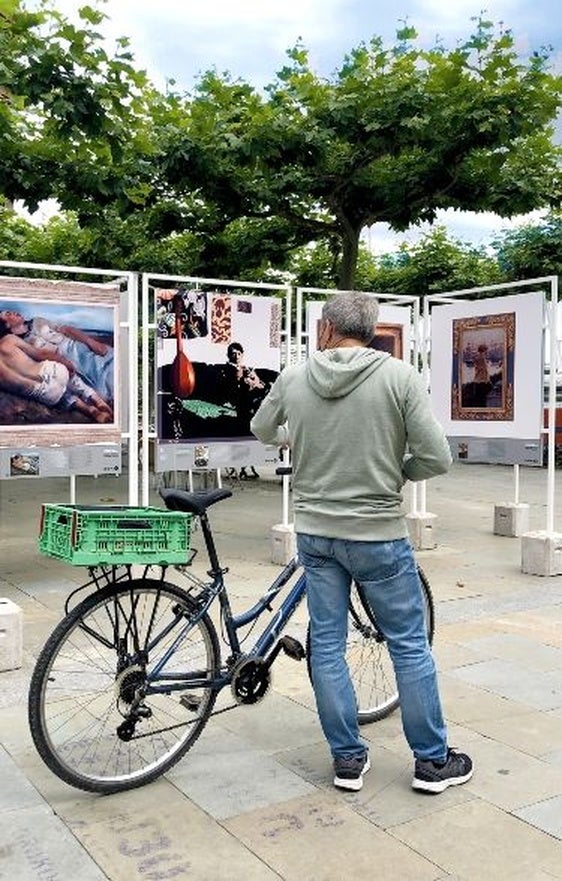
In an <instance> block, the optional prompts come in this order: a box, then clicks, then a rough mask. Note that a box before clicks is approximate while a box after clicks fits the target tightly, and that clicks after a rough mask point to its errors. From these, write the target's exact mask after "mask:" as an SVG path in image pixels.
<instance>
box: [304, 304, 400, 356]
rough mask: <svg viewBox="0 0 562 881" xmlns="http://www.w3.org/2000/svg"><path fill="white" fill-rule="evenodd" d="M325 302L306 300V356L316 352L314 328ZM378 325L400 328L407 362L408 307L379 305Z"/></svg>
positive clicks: (320, 316)
mask: <svg viewBox="0 0 562 881" xmlns="http://www.w3.org/2000/svg"><path fill="white" fill-rule="evenodd" d="M325 302H326V301H325V300H308V301H307V303H306V325H305V326H306V334H307V344H306V352H307V355H310V354H312V352H315V351H316V348H317V346H316V327H317V322H318V321H320V319H321V318H322V307H323V305H324V303H325ZM378 324H395V325H400V326H401V328H402V341H403V358H404V360H405V361H409V354H410V338H411V327H412V313H411V309H410V307H409V306H389V305H387V304H386V303H379V318H378Z"/></svg>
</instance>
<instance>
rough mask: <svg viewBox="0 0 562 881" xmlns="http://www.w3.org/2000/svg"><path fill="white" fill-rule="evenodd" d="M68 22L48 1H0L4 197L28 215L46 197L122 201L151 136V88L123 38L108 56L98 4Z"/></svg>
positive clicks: (77, 202) (71, 203) (74, 203)
mask: <svg viewBox="0 0 562 881" xmlns="http://www.w3.org/2000/svg"><path fill="white" fill-rule="evenodd" d="M79 17H80V25H79V26H78V25H74V24H71V23H70V22H69V21H68V20H67V19H66V18H65V17H64V16H63V15H62V14H61V13H59V12H58V11H57V10H56V9H55V8H54V6H53V5H52V4H51V3H50V2H49V0H41V2H40V5H39V7H38V9H37V10H36V11H29V10H28V9H27V8H26V7H25V5H24V3H23V2H22V0H0V142H1V144H2V163H1V165H0V193H1V194H2V195H3V196H4V197H5V198H7V199H8V200H10V201H12V202H13V201H15V200H17V199H21V200H23V202H24V203H25V204H26V205H27V206H28V207H29V208H31V209H34V208H36V207H37V205H38V204H39V202H40V201H41V200H43V199H47V198H51V197H53V198H56V199H57V200H58V201H59V203H60V204H61V205H62V206H64V207H69V208H77V209H80V210H84V209H86V208H87V207H88V206H91V207H92V208H95V209H96V210H99V208H100V206H103V205H105V204H114V203H115V202H119V201H121V202H122V201H123V196H124V195H125V194H126V193H127V191H128V187H130V188H131V192H130V193H129V196H130V197H133V196H134V189H135V185H136V181H137V177H138V174H137V172H136V171H135V172H134V173H133V171H132V169H131V162H132V159H133V156H134V155H135V154H136V156H137V161H138V162H139V163H141V164H142V157H143V155H144V154H145V153H146V152H147V149H148V145H149V143H150V141H149V139H148V138H147V137H146V125H147V123H148V117H147V108H146V99H147V94H148V84H147V80H146V77H145V75H144V73H143V72H142V71H139V70H137V68H136V67H135V65H134V62H133V56H132V54H131V52H130V51H129V48H128V40H127V39H126V38H122V39H119V40H118V41H117V46H116V49H115V52H114V53H113V54H110V53H109V52H108V50H107V47H106V43H105V41H104V39H103V37H102V35H101V34H100V33H99V32H98V31H97V30H96V27H97V26H98V25H99V24H100V23H101V22H102V21H103V19H104V18H105V16H104V14H103V13H102V12H101V11H100V10H99V9H97V8H94V7H92V6H88V5H84V6H82V7H81V8H80V10H79Z"/></svg>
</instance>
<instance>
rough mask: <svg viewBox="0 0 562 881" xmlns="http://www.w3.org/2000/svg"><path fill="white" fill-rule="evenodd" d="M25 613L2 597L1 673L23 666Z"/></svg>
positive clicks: (0, 609)
mask: <svg viewBox="0 0 562 881" xmlns="http://www.w3.org/2000/svg"><path fill="white" fill-rule="evenodd" d="M22 649H23V613H22V610H21V609H20V607H19V606H16V604H15V603H13V602H12V601H11V600H7V599H3V598H2V597H0V672H3V671H4V670H17V669H18V667H21V664H22Z"/></svg>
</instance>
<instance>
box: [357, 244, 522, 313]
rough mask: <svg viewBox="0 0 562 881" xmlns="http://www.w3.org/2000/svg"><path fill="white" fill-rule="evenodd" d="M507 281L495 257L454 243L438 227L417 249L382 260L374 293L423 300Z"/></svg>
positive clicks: (413, 246) (375, 276)
mask: <svg viewBox="0 0 562 881" xmlns="http://www.w3.org/2000/svg"><path fill="white" fill-rule="evenodd" d="M504 280H505V278H504V275H503V273H502V271H501V269H500V267H499V266H498V263H497V260H496V257H495V255H494V254H488V253H487V252H486V251H485V250H484V249H483V248H475V247H473V246H472V245H469V244H467V243H464V242H461V241H458V240H455V239H451V238H449V236H448V235H447V232H446V230H445V229H444V228H443V227H436V228H435V229H434V230H432V231H431V232H430V233H428V234H427V235H425V236H423V237H422V239H421V240H420V241H419V242H417V243H416V244H415V245H410V246H406V245H403V246H402V247H401V248H400V250H399V251H398V252H397V253H396V254H388V255H385V256H384V257H382V258H381V259H380V261H379V263H378V265H377V267H376V269H375V272H374V275H373V277H372V279H371V283H372V285H373V289H374V290H378V291H384V292H387V293H396V294H409V295H412V294H415V295H417V296H420V297H422V296H426V295H428V294H438V293H444V292H446V291H453V290H466V289H468V288H474V287H484V286H486V285H492V284H498V283H500V282H502V281H504Z"/></svg>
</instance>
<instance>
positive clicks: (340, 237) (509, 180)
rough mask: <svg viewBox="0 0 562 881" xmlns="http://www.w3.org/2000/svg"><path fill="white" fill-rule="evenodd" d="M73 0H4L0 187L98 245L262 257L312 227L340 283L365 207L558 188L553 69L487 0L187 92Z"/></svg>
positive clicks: (236, 265) (253, 266) (157, 260)
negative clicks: (327, 63) (151, 77)
mask: <svg viewBox="0 0 562 881" xmlns="http://www.w3.org/2000/svg"><path fill="white" fill-rule="evenodd" d="M94 2H95V0H94ZM79 15H80V24H79V25H73V24H71V23H69V22H68V21H67V20H66V19H65V18H64V16H62V15H61V14H60V13H59V12H58V11H57V10H56V8H55V7H54V6H53V5H52V4H51V3H50V2H49V0H42V2H41V3H40V6H39V9H38V11H35V12H30V11H28V10H26V8H25V5H24V2H23V0H0V140H1V142H2V156H3V163H2V166H1V167H0V193H1V194H3V195H4V196H5V197H6V198H7V199H8V200H10V201H13V200H15V199H23V200H24V202H25V203H26V204H27V205H28V206H29V207H30V208H32V209H33V208H34V207H35V206H36V205H37V204H38V202H39V201H40V200H41V199H45V198H47V197H54V198H56V199H57V200H58V202H59V204H60V205H61V206H63V207H64V208H69V209H72V210H74V211H75V212H76V218H77V221H72V222H73V223H74V222H78V223H79V226H80V228H81V229H83V230H86V231H87V232H88V236H87V243H88V246H87V248H86V252H87V254H88V255H89V258H88V259H91V260H97V261H98V265H99V264H101V263H103V264H105V265H108V264H112V265H123V266H124V267H125V266H129V267H131V268H138V269H148V270H149V271H177V267H178V265H179V264H181V263H185V262H187V263H188V264H189V266H190V271H191V272H193V273H194V274H209V275H214V276H215V277H216V276H221V277H225V276H226V277H248V276H251V277H256V276H257V275H259V274H260V273H264V272H266V271H267V270H268V269H269V268H271V267H272V268H274V269H277V270H283V269H287V268H288V267H289V266H290V265H291V260H292V255H293V253H294V252H295V249H299V248H303V247H305V246H307V245H309V244H310V243H316V244H317V246H318V247H320V248H323V249H324V250H325V252H326V253H327V254H329V255H330V260H329V270H328V271H329V273H330V278H331V286H335V285H339V286H340V287H342V288H351V287H353V286H354V284H355V283H356V279H357V278H362V277H364V276H365V272H364V270H365V267H364V266H362V265H361V261H362V259H363V258H362V257H361V251H360V246H359V242H360V236H361V232H362V230H363V229H364V228H365V227H366V226H369V225H371V224H374V223H376V222H381V221H382V222H385V223H387V224H389V225H390V226H391V227H392V228H393V229H395V230H405V229H407V228H408V227H409V226H411V225H412V224H417V223H420V222H422V221H433V220H434V219H435V216H436V213H437V211H438V210H439V209H447V208H457V209H462V210H470V211H493V212H495V213H497V214H499V215H501V216H506V217H509V216H512V215H515V214H521V213H525V212H527V211H530V210H531V209H533V208H537V207H548V206H557V205H559V204H560V195H561V191H562V186H561V175H560V155H561V151H560V148H559V147H557V146H556V145H555V144H554V143H553V139H552V134H553V123H554V121H555V119H556V115H557V113H558V110H559V107H560V103H561V100H562V79H561V78H560V77H557V76H556V75H554V74H553V73H552V72H551V71H550V69H549V53H548V51H546V50H545V51H543V50H541V51H538V52H535V53H533V54H532V55H531V56H530V57H529V58H528V59H522V58H520V57H519V56H518V54H517V51H516V46H515V39H514V36H513V35H512V33H511V32H510V31H509V30H506V29H504V28H497V27H495V26H494V24H493V23H492V22H491V21H487V20H485V19H483V18H482V17H480V18H478V19H477V20H475V23H474V33H473V34H472V35H471V36H470V38H469V39H468V40H466V41H464V42H463V43H460V44H459V45H458V46H456V47H455V48H454V49H446V48H445V47H443V46H442V45H439V44H438V45H435V46H433V47H432V48H429V49H427V48H423V46H421V45H420V41H419V39H418V36H417V34H416V32H415V30H414V29H413V28H410V27H404V28H402V29H401V30H400V31H399V32H398V34H397V38H396V41H395V43H394V45H392V46H386V45H384V43H383V41H382V40H381V39H380V38H379V37H374V38H373V39H372V40H371V41H370V42H368V43H365V44H362V45H360V46H358V47H357V48H356V49H355V50H353V51H352V52H351V53H350V54H349V56H347V57H346V58H345V59H344V60H343V63H342V65H341V66H340V68H339V69H338V70H337V71H336V72H335V73H334V74H333V75H332V76H331V77H329V78H322V77H320V76H319V75H318V74H317V73H316V72H315V71H314V70H313V69H312V67H311V65H310V62H309V57H308V53H307V51H306V49H305V47H304V46H302V45H300V44H299V45H297V46H296V47H295V48H294V49H292V50H290V51H289V52H288V63H287V65H286V66H285V67H284V68H283V69H282V70H281V71H280V72H279V73H278V74H277V75H276V76H275V78H274V80H273V82H272V83H271V84H270V85H269V86H268V87H266V89H265V90H264V91H259V90H257V89H256V88H254V87H253V86H252V85H251V84H249V83H245V82H243V81H239V80H237V81H235V80H233V79H232V78H231V77H230V76H229V75H228V74H224V75H219V74H218V73H217V72H216V71H213V70H210V71H208V72H207V73H205V74H204V75H203V76H201V78H200V79H199V81H198V83H197V86H196V89H195V90H194V92H193V94H184V93H182V92H180V91H174V89H173V88H168V89H167V91H166V93H162V92H159V91H158V90H157V89H155V88H154V87H153V86H152V85H151V84H150V83H149V82H148V81H147V79H146V76H145V75H144V73H143V72H142V71H139V70H138V69H137V68H136V66H135V62H134V59H133V57H132V55H131V52H130V48H129V45H128V40H127V39H126V38H122V39H120V40H118V41H117V44H116V48H115V51H114V52H113V54H111V53H110V52H109V50H108V48H107V44H106V41H105V40H104V39H103V37H102V36H101V34H100V33H99V32H98V30H97V28H98V27H99V25H100V24H101V22H102V21H103V18H104V15H103V13H102V12H100V10H99V9H98V8H97V7H95V8H94V7H92V6H89V5H85V6H83V7H82V8H81V10H80V13H79ZM184 248H185V249H190V254H189V256H188V257H186V258H185V259H184V257H183V252H182V249H184ZM116 261H118V264H117V263H116ZM363 262H364V261H363ZM168 266H170V269H169V270H168ZM172 266H173V267H174V269H172V268H171V267H172ZM358 267H359V274H358V275H357V270H358Z"/></svg>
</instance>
